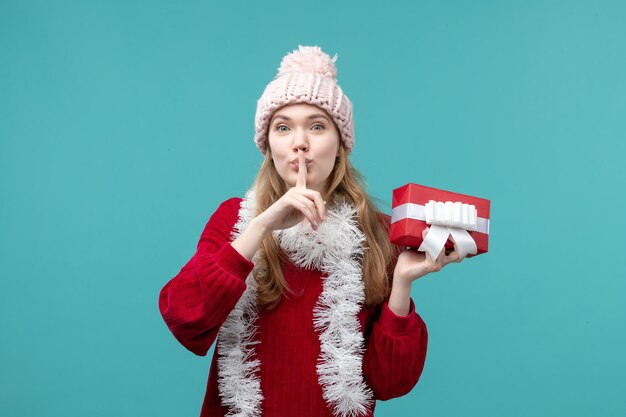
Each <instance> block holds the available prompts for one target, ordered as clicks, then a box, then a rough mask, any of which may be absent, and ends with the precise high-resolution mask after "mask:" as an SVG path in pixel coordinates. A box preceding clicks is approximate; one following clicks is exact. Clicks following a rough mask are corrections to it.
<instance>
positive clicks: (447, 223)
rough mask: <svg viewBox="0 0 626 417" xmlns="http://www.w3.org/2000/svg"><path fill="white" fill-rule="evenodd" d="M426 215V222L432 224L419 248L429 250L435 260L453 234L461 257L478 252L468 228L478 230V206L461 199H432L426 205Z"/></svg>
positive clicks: (423, 250) (424, 250)
mask: <svg viewBox="0 0 626 417" xmlns="http://www.w3.org/2000/svg"><path fill="white" fill-rule="evenodd" d="M424 215H425V217H426V223H428V224H429V225H431V226H430V228H429V229H428V233H426V236H425V237H424V241H423V242H422V244H421V245H420V247H419V248H417V250H419V251H422V252H428V254H429V255H430V258H431V259H432V260H433V261H434V260H435V259H437V256H438V255H439V252H441V249H443V247H444V246H445V244H446V241H447V240H448V236H450V235H452V239H454V242H455V243H456V246H457V248H458V250H459V255H460V257H461V259H463V258H465V256H466V255H467V254H468V253H470V254H472V255H475V254H476V252H477V250H478V249H477V248H476V242H474V239H472V236H470V234H469V233H467V231H468V230H476V229H477V227H478V214H477V212H476V206H474V205H473V204H464V203H461V202H459V201H457V202H455V203H453V202H452V201H446V202H445V203H444V202H442V201H434V200H430V201H429V202H428V203H426V204H425V205H424Z"/></svg>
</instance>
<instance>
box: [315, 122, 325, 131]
mask: <svg viewBox="0 0 626 417" xmlns="http://www.w3.org/2000/svg"><path fill="white" fill-rule="evenodd" d="M315 126H320V127H321V128H322V129H324V125H323V124H322V123H316V124H314V125H313V127H315ZM317 130H320V129H317Z"/></svg>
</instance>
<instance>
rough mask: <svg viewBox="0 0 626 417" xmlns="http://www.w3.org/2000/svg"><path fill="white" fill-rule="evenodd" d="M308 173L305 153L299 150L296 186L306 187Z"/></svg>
mask: <svg viewBox="0 0 626 417" xmlns="http://www.w3.org/2000/svg"><path fill="white" fill-rule="evenodd" d="M306 174H307V172H306V162H305V159H304V153H302V151H298V179H297V180H296V187H302V188H306Z"/></svg>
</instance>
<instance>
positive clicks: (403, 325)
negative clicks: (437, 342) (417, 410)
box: [363, 299, 428, 400]
mask: <svg viewBox="0 0 626 417" xmlns="http://www.w3.org/2000/svg"><path fill="white" fill-rule="evenodd" d="M410 301H411V308H410V312H409V314H408V315H407V316H398V315H396V314H395V313H394V312H393V311H391V309H390V308H389V304H388V301H385V302H384V303H383V304H382V305H381V306H380V307H379V313H380V315H378V317H376V318H375V319H374V321H373V323H372V324H371V329H370V332H369V335H368V337H367V338H366V342H365V343H366V348H365V354H364V357H363V374H364V376H365V379H366V381H367V382H368V383H369V386H370V387H371V388H372V391H373V392H374V397H375V398H376V399H378V400H389V399H391V398H396V397H400V396H403V395H406V394H408V393H409V392H410V391H411V390H412V389H413V387H414V386H415V385H416V384H417V381H418V380H419V378H420V376H421V374H422V370H423V369H424V363H425V360H426V347H427V345H428V332H427V330H426V324H425V323H424V321H423V320H422V318H421V317H420V316H419V314H417V313H416V312H415V304H414V303H413V299H411V300H410Z"/></svg>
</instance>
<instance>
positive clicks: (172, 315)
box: [159, 197, 254, 356]
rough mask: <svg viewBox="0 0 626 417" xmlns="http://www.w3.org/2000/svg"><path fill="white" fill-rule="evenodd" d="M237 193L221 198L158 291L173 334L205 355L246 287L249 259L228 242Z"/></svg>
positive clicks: (168, 325) (250, 266)
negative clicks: (194, 245)
mask: <svg viewBox="0 0 626 417" xmlns="http://www.w3.org/2000/svg"><path fill="white" fill-rule="evenodd" d="M240 201H241V199H240V198H236V197H234V198H231V199H229V200H226V201H224V202H223V203H222V204H221V205H220V206H219V207H218V209H217V210H216V211H215V213H213V215H212V216H211V218H210V219H209V221H208V223H207V224H206V226H205V228H204V230H203V232H202V234H201V236H200V240H199V242H198V245H197V249H196V252H195V254H194V255H193V256H192V257H191V259H190V260H189V261H188V262H187V263H186V264H185V265H184V266H183V267H182V269H181V270H180V271H179V272H178V274H177V275H176V276H175V277H173V278H172V279H170V281H169V282H167V283H166V284H165V286H164V287H163V288H162V289H161V291H160V293H159V311H160V312H161V316H162V317H163V320H164V321H165V324H166V325H167V327H168V328H169V329H170V331H171V332H172V334H173V335H174V337H175V338H176V340H178V341H179V342H180V343H181V344H182V345H183V346H184V347H185V348H187V349H188V350H189V351H191V352H193V353H194V354H196V355H198V356H205V355H206V354H207V352H208V350H209V348H210V347H211V345H212V344H213V342H214V341H215V339H216V338H217V333H218V331H219V328H220V326H221V325H222V324H223V323H224V321H225V320H226V318H227V317H228V315H229V314H230V312H231V311H232V309H233V308H234V307H235V305H236V304H237V302H238V301H239V298H241V296H242V294H243V292H244V291H245V289H246V287H247V286H246V283H245V280H246V277H247V276H248V275H249V274H250V272H252V269H253V267H254V264H253V263H252V262H250V261H249V260H248V259H246V258H245V257H244V256H243V255H241V254H240V253H239V252H238V251H237V250H236V249H235V248H233V247H232V246H231V244H230V242H231V230H232V228H233V226H234V224H235V222H236V221H237V218H238V208H239V202H240Z"/></svg>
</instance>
